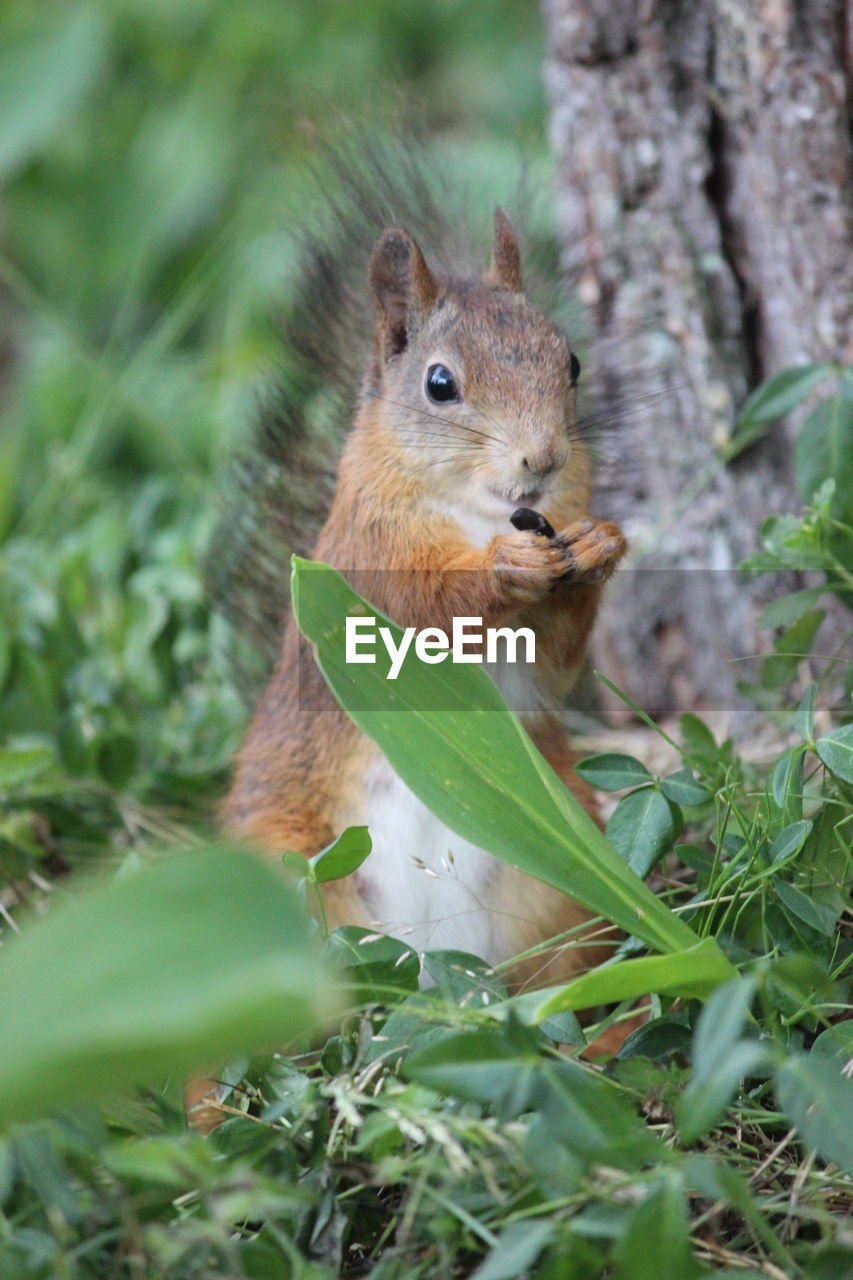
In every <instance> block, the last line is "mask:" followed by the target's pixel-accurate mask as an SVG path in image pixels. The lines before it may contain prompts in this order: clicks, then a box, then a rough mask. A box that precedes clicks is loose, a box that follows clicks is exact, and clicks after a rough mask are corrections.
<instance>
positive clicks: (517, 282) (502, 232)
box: [485, 208, 524, 293]
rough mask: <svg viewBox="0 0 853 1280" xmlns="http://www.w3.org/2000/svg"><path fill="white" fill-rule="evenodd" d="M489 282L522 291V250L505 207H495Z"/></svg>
mask: <svg viewBox="0 0 853 1280" xmlns="http://www.w3.org/2000/svg"><path fill="white" fill-rule="evenodd" d="M485 280H486V283H487V284H494V285H497V286H498V287H499V288H501V289H509V290H511V292H512V293H521V291H522V289H523V288H524V277H523V275H522V273H521V250H520V249H519V247H518V237H517V236H516V234H515V231H514V230H513V225H512V223H511V222H510V220H509V218H508V217H507V216H506V214H505V212H504V211H503V209H501V208H498V209H495V230H494V235H493V237H492V261H491V262H490V264H489V269H488V271H487V272H486V275H485Z"/></svg>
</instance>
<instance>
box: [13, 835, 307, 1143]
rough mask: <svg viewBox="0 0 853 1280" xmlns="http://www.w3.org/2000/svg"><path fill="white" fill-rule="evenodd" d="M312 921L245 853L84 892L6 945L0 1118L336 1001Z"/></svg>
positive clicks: (250, 1036) (275, 1038) (289, 1031)
mask: <svg viewBox="0 0 853 1280" xmlns="http://www.w3.org/2000/svg"><path fill="white" fill-rule="evenodd" d="M313 941H314V940H313V937H312V931H311V925H310V923H309V921H308V918H307V916H306V915H305V913H304V911H303V910H302V908H301V907H300V906H299V904H298V902H297V900H296V898H295V896H294V894H293V893H292V891H291V890H290V889H289V888H288V886H287V885H286V884H284V883H283V882H282V880H281V879H280V878H279V876H278V875H277V874H276V872H275V871H274V870H273V869H272V868H271V867H267V866H265V865H264V864H263V863H262V862H260V861H259V860H257V859H256V858H253V857H251V856H250V855H248V854H246V853H237V852H234V851H232V850H229V849H227V848H222V847H216V846H215V847H212V848H207V849H204V850H197V851H194V852H192V853H184V854H177V855H174V856H170V857H167V858H164V859H162V860H161V861H158V862H156V863H155V864H154V865H153V866H149V867H146V868H145V869H144V870H142V871H140V872H138V873H137V874H134V875H131V876H127V877H125V878H123V879H121V880H120V881H117V882H115V883H113V884H111V885H109V886H106V887H104V886H99V887H97V888H94V889H90V890H88V891H87V892H84V893H81V894H80V895H79V896H77V897H76V898H74V899H72V900H71V901H69V902H66V903H64V904H62V905H61V906H59V907H57V908H56V909H55V910H54V911H53V912H52V913H51V915H50V916H49V917H48V918H47V919H46V920H44V921H42V922H39V923H36V924H33V925H31V926H30V927H29V928H27V929H26V930H25V933H24V935H23V936H22V937H21V938H19V939H15V940H13V941H12V942H11V943H9V945H8V947H7V948H6V949H5V950H4V954H3V955H2V957H0V1121H9V1120H21V1119H26V1118H28V1117H29V1116H33V1115H37V1114H40V1113H43V1112H45V1111H47V1110H49V1109H50V1108H52V1107H56V1106H61V1105H65V1104H67V1103H71V1102H74V1101H76V1100H77V1099H80V1098H84V1097H98V1096H99V1095H102V1094H104V1093H115V1091H116V1090H117V1089H120V1088H124V1087H128V1086H131V1085H134V1084H139V1083H142V1082H146V1081H151V1080H152V1079H156V1078H157V1077H161V1076H165V1075H167V1074H168V1073H172V1072H174V1073H181V1072H185V1071H187V1070H189V1069H191V1068H193V1067H198V1066H199V1065H200V1064H201V1063H204V1062H205V1061H221V1060H223V1059H227V1058H228V1057H231V1056H235V1055H236V1054H238V1053H241V1052H246V1051H250V1050H253V1049H259V1048H261V1047H265V1046H270V1045H279V1044H282V1043H284V1042H285V1041H286V1040H287V1039H288V1038H289V1037H292V1036H294V1035H297V1034H299V1033H301V1032H304V1031H305V1030H307V1029H308V1028H310V1027H312V1026H314V1025H316V1023H317V1022H318V1020H319V1019H320V1018H321V1017H323V1016H324V1015H325V1014H326V1013H327V1012H328V1011H329V1006H330V999H329V988H328V986H327V984H326V982H325V980H324V976H323V974H322V971H321V969H320V966H319V965H318V961H317V957H316V953H315V951H314V950H313Z"/></svg>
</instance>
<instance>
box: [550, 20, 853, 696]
mask: <svg viewBox="0 0 853 1280" xmlns="http://www.w3.org/2000/svg"><path fill="white" fill-rule="evenodd" d="M543 7H544V13H545V18H546V24H547V31H548V41H549V58H548V64H547V72H546V74H547V85H548V91H549V95H550V104H551V136H552V142H553V147H554V151H555V154H556V156H557V161H558V166H559V190H558V199H559V217H560V229H561V237H562V241H563V244H564V246H565V254H566V262H565V264H566V267H567V268H568V271H569V274H570V276H571V277H572V278H573V279H574V280H575V281H576V285H577V288H578V290H579V293H580V296H581V298H582V300H583V301H584V302H585V304H586V306H587V310H588V314H589V316H590V323H591V329H592V339H593V353H594V355H596V357H597V359H596V363H597V366H598V383H599V386H600V387H601V388H603V394H604V397H605V409H606V407H607V402H608V400H609V401H610V403H611V405H612V406H616V405H622V404H627V405H629V406H630V405H631V404H632V403H633V404H634V405H636V406H637V410H638V411H637V415H636V420H637V426H636V428H635V430H634V433H633V434H632V433H631V432H628V433H627V434H626V436H625V438H624V441H623V442H621V443H620V444H619V446H618V449H617V460H618V472H619V474H618V477H617V479H618V482H619V486H620V488H621V489H622V491H623V495H624V499H623V506H624V507H625V509H626V510H627V512H628V513H629V514H628V516H627V518H626V519H625V520H624V523H625V524H626V526H627V531H628V533H629V536H630V537H631V538H632V542H633V544H634V547H635V553H636V558H635V561H634V567H635V569H636V570H637V571H636V572H633V573H623V574H621V575H620V576H619V580H618V582H617V583H614V584H613V585H612V587H611V589H610V595H609V601H608V607H607V616H606V618H605V620H604V625H603V626H602V628H601V634H602V636H603V637H604V644H605V645H606V651H605V653H603V654H599V655H598V657H599V661H600V662H602V663H603V665H605V667H606V668H607V669H608V670H609V671H610V672H611V674H613V676H614V678H615V679H616V680H617V682H618V683H620V684H621V685H622V687H623V688H625V689H626V690H627V691H628V692H629V693H630V694H631V695H632V696H633V697H634V698H635V699H636V700H637V701H639V702H640V703H641V705H643V706H644V707H646V708H647V709H648V710H649V711H651V712H652V713H653V714H655V715H662V714H666V713H667V712H670V711H673V710H679V709H682V708H684V707H688V706H689V707H692V708H696V707H699V708H702V707H711V708H714V707H716V708H731V707H734V706H736V705H737V698H736V695H735V693H734V685H735V682H736V680H737V679H739V678H741V677H742V676H743V675H744V670H745V668H744V666H743V664H742V663H741V662H739V661H738V660H739V659H742V658H743V657H744V656H745V655H748V654H755V653H757V652H759V651H760V650H761V649H762V648H765V649H766V647H767V643H768V638H767V635H766V633H763V634H762V633H760V632H758V631H757V629H756V626H755V620H756V617H757V613H758V611H759V609H758V596H759V595H760V594H763V595H764V596H765V597H766V595H767V591H768V588H767V585H766V583H764V582H762V580H761V579H759V580H757V582H756V584H755V585H749V584H747V583H745V582H744V580H743V579H742V578H741V577H740V576H739V575H738V574H737V572H736V567H737V565H738V563H739V562H740V561H741V559H742V558H743V557H744V555H746V554H748V553H749V552H750V551H751V550H752V549H753V548H754V545H755V539H756V529H757V526H758V524H759V522H760V519H761V518H763V517H764V516H766V515H769V514H772V513H775V512H778V511H784V510H796V509H798V505H799V503H798V499H797V495H796V490H795V486H794V482H793V474H792V459H791V442H792V435H793V430H794V427H793V426H792V424H791V423H788V424H785V425H783V426H782V427H781V428H778V429H776V430H774V432H773V433H772V434H771V435H770V436H769V437H768V438H767V439H766V440H765V441H763V442H761V443H760V444H758V445H756V446H753V447H752V448H751V449H750V450H749V451H748V452H746V453H745V454H743V455H742V456H741V457H740V458H738V459H737V460H736V461H734V462H733V463H732V464H730V465H728V466H725V465H723V463H722V461H721V457H722V452H723V450H724V448H725V444H726V442H727V440H728V439H729V437H730V433H731V431H732V427H733V422H734V418H735V414H736V411H737V409H738V407H739V406H740V405H741V404H742V402H743V400H744V398H745V396H746V394H747V393H748V391H749V390H750V389H751V388H752V387H753V386H755V385H756V384H757V383H758V382H759V381H761V379H762V378H764V377H767V376H769V375H771V374H773V373H776V372H778V371H779V370H780V369H783V368H786V367H787V366H789V365H792V364H796V363H800V362H804V361H824V360H836V361H837V360H846V361H849V360H850V359H851V358H853V337H851V331H850V309H849V308H850V299H849V293H850V260H851V255H850V244H851V236H850V231H851V215H850V203H849V201H850V179H851V151H850V134H849V116H848V106H849V100H848V95H849V80H848V79H846V78H845V63H847V70H848V71H849V62H850V52H851V50H850V32H849V29H848V27H847V25H846V20H845V0H751V2H748V0H543ZM620 412H621V410H620Z"/></svg>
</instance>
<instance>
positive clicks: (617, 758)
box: [575, 751, 652, 791]
mask: <svg viewBox="0 0 853 1280" xmlns="http://www.w3.org/2000/svg"><path fill="white" fill-rule="evenodd" d="M575 773H579V774H580V776H581V777H582V778H585V779H586V781H587V782H590V783H592V785H593V786H594V787H597V788H598V789H599V791H622V790H624V789H625V788H626V787H636V786H637V784H638V783H644V782H651V780H652V775H651V774H650V773H649V771H648V769H647V768H646V766H645V765H644V764H643V763H642V761H640V760H635V759H634V757H633V756H625V755H619V754H618V753H617V752H615V751H613V752H611V751H603V752H601V753H600V754H599V755H595V756H587V757H586V759H584V760H579V761H578V763H577V764H576V765H575Z"/></svg>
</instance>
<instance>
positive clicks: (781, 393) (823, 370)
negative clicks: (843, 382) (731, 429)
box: [738, 364, 833, 432]
mask: <svg viewBox="0 0 853 1280" xmlns="http://www.w3.org/2000/svg"><path fill="white" fill-rule="evenodd" d="M832 372H833V370H832V366H831V365H825V364H802V365H794V366H793V367H792V368H790V369H783V370H782V372H781V373H777V374H775V375H774V376H773V377H772V378H767V379H766V380H765V381H764V382H762V383H761V385H760V386H758V387H756V389H755V390H754V391H753V392H752V394H751V395H749V396H748V397H747V399H746V401H745V402H744V406H743V408H742V409H741V411H740V413H739V415H738V430H739V432H740V431H745V430H747V429H749V428H751V427H753V426H758V425H761V424H764V423H768V422H774V421H775V420H776V419H777V418H782V417H784V415H785V414H786V413H790V411H791V409H794V408H796V406H797V405H798V404H801V403H802V402H803V400H805V398H806V396H807V395H808V394H809V392H810V391H811V390H812V388H813V387H816V386H817V384H818V383H819V382H822V381H823V379H824V378H825V377H826V376H827V374H830V373H832Z"/></svg>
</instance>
